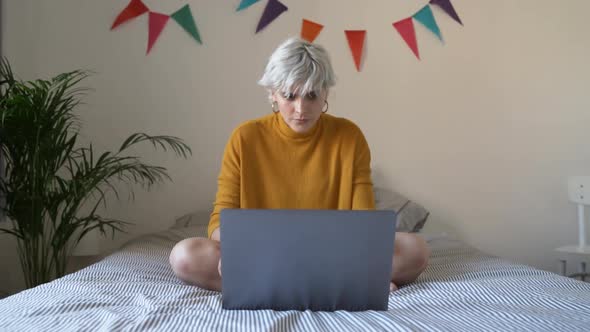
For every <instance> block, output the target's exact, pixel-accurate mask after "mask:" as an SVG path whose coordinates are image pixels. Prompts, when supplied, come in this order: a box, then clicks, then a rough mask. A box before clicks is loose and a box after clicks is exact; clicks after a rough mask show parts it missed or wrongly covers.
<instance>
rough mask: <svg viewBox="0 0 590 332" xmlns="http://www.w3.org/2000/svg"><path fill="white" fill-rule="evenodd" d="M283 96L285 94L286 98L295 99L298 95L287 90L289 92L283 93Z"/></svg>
mask: <svg viewBox="0 0 590 332" xmlns="http://www.w3.org/2000/svg"><path fill="white" fill-rule="evenodd" d="M283 96H284V97H285V99H287V100H293V99H295V98H296V97H297V95H296V94H294V93H291V92H287V93H285V94H283Z"/></svg>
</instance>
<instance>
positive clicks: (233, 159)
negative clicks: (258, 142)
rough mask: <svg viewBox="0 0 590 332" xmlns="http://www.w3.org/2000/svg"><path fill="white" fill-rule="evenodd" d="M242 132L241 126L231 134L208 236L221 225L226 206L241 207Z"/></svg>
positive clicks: (222, 164) (222, 162) (222, 163)
mask: <svg viewBox="0 0 590 332" xmlns="http://www.w3.org/2000/svg"><path fill="white" fill-rule="evenodd" d="M240 151H241V149H240V133H239V128H238V129H236V130H234V132H233V133H232V135H231V136H230V139H229V141H228V142H227V145H226V146H225V150H224V152H223V159H222V161H221V170H220V172H219V177H218V178H217V195H216V196H215V203H214V204H213V212H212V213H211V217H210V219H209V226H208V228H207V234H208V237H209V238H210V237H211V234H213V231H215V229H217V228H218V227H219V213H220V212H221V210H223V209H226V208H239V207H240V183H241V181H240V176H241V175H240V174H241V172H240V169H241V158H240Z"/></svg>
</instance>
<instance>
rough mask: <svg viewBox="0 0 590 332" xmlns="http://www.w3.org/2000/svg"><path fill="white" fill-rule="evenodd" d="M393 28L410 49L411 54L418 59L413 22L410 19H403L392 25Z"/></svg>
mask: <svg viewBox="0 0 590 332" xmlns="http://www.w3.org/2000/svg"><path fill="white" fill-rule="evenodd" d="M393 27H394V28H395V29H396V30H397V32H399V34H400V35H401V36H402V38H403V39H404V40H405V41H406V44H408V46H409V47H410V48H411V49H412V52H414V54H415V55H416V57H417V58H418V59H420V54H419V53H418V42H417V41H416V31H415V30H414V22H413V21H412V18H411V17H408V18H406V19H403V20H401V21H399V22H395V23H393Z"/></svg>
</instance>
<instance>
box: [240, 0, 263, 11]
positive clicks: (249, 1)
mask: <svg viewBox="0 0 590 332" xmlns="http://www.w3.org/2000/svg"><path fill="white" fill-rule="evenodd" d="M258 1H260V0H242V2H240V5H239V6H238V9H237V10H236V11H237V12H239V11H240V10H243V9H246V8H248V7H250V6H252V5H253V4H255V3H257V2H258Z"/></svg>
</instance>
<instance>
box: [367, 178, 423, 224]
mask: <svg viewBox="0 0 590 332" xmlns="http://www.w3.org/2000/svg"><path fill="white" fill-rule="evenodd" d="M373 191H374V193H375V208H376V209H377V210H393V211H395V212H396V213H397V226H396V230H397V231H398V232H419V231H420V230H421V229H422V227H424V224H425V223H426V219H428V216H429V215H430V212H429V211H428V210H426V209H425V208H424V207H423V206H422V205H420V204H417V203H416V202H413V201H411V200H409V199H408V198H406V197H405V196H403V195H401V194H400V193H398V192H395V191H393V190H388V189H384V188H380V187H377V186H373Z"/></svg>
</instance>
